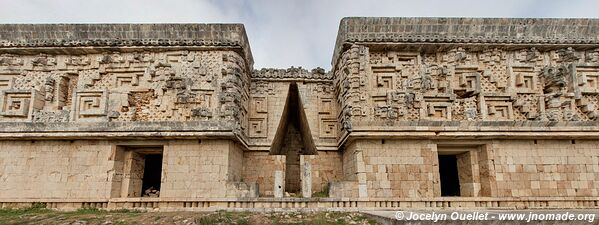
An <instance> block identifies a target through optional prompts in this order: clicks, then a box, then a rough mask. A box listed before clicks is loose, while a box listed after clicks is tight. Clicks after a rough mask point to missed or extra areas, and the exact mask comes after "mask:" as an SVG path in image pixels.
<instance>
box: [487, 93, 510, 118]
mask: <svg viewBox="0 0 599 225" xmlns="http://www.w3.org/2000/svg"><path fill="white" fill-rule="evenodd" d="M481 102H482V103H481V109H484V111H483V112H486V113H483V117H485V119H487V120H513V119H514V111H513V108H512V105H513V103H512V99H511V98H510V97H509V96H481Z"/></svg>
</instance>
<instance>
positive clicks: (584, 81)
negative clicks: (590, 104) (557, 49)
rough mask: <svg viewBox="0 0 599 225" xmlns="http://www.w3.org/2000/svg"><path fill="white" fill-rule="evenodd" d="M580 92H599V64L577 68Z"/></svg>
mask: <svg viewBox="0 0 599 225" xmlns="http://www.w3.org/2000/svg"><path fill="white" fill-rule="evenodd" d="M575 73H576V74H575V77H576V78H578V79H577V81H578V82H577V83H578V88H579V90H580V92H579V93H582V94H597V93H599V65H598V66H577V67H576V70H575Z"/></svg>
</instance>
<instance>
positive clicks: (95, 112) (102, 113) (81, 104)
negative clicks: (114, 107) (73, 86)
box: [71, 90, 108, 122]
mask: <svg viewBox="0 0 599 225" xmlns="http://www.w3.org/2000/svg"><path fill="white" fill-rule="evenodd" d="M73 103H74V104H73V110H72V116H71V117H72V118H73V120H75V121H90V122H92V121H94V122H95V121H107V120H108V117H107V114H108V93H107V91H105V90H97V91H77V92H76V93H75V95H74V96H73Z"/></svg>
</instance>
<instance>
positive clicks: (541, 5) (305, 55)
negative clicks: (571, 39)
mask: <svg viewBox="0 0 599 225" xmlns="http://www.w3.org/2000/svg"><path fill="white" fill-rule="evenodd" d="M347 16H394V17H411V16H418V17H426V16H434V17H590V18H597V17H599V1H597V0H486V1H483V0H454V1H452V0H379V1H377V0H362V1H359V0H303V1H302V0H289V1H285V0H254V1H250V0H220V1H219V0H163V1H160V0H0V23H243V24H245V27H246V30H247V33H248V36H249V39H250V45H251V48H252V53H253V55H254V60H255V65H254V67H255V68H261V67H279V68H286V67H289V66H303V67H305V68H313V67H317V66H320V67H323V68H326V69H329V68H330V67H331V66H330V62H331V55H332V52H333V47H334V44H335V38H336V34H337V29H338V26H339V21H340V19H341V18H342V17H347Z"/></svg>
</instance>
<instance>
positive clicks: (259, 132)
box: [249, 118, 268, 138]
mask: <svg viewBox="0 0 599 225" xmlns="http://www.w3.org/2000/svg"><path fill="white" fill-rule="evenodd" d="M249 125H250V128H249V136H250V137H253V138H265V137H266V136H267V135H268V133H267V131H268V129H267V128H268V124H267V123H266V118H250V124H249Z"/></svg>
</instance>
